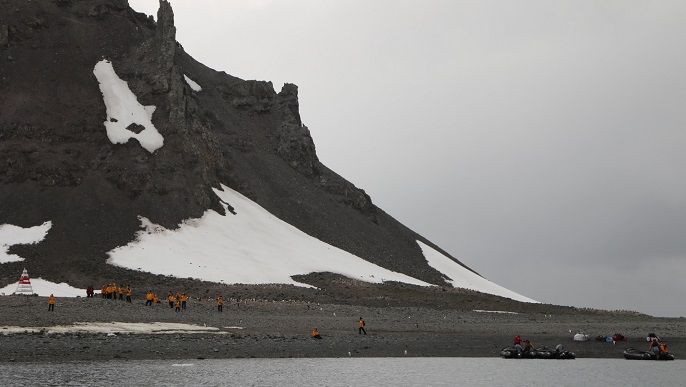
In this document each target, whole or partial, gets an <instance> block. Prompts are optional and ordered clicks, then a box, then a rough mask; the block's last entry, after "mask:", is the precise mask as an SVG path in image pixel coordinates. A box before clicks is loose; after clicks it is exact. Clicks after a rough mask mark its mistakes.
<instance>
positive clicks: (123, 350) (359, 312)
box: [0, 295, 686, 362]
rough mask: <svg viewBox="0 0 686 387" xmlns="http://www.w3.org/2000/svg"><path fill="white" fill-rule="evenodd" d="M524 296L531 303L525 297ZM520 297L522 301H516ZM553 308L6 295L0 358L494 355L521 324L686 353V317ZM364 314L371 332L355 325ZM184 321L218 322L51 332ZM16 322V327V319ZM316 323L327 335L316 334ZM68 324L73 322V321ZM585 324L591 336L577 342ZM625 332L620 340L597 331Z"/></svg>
mask: <svg viewBox="0 0 686 387" xmlns="http://www.w3.org/2000/svg"><path fill="white" fill-rule="evenodd" d="M521 305H526V304H521ZM514 306H516V304H514ZM550 309H551V313H541V312H540V311H536V312H524V313H518V312H510V313H495V310H491V311H475V310H464V309H463V310H459V309H447V308H441V307H435V306H432V307H417V306H369V305H341V304H331V303H317V302H311V301H285V300H284V301H266V300H253V299H249V300H241V301H238V300H235V299H228V300H227V301H226V302H225V304H224V310H223V312H221V313H220V312H218V311H217V309H216V301H214V300H213V299H209V298H206V299H202V300H199V299H191V300H190V301H189V303H188V307H187V309H186V310H185V311H181V312H176V311H175V310H174V309H172V308H169V306H168V304H167V303H166V302H163V303H159V304H155V305H153V306H145V301H143V300H141V299H134V302H132V303H126V302H124V301H114V300H106V299H102V298H99V296H97V295H96V298H58V300H57V303H56V306H55V311H54V312H48V301H47V298H46V297H37V296H28V297H27V296H3V297H0V311H1V313H0V348H2V349H3V350H4V354H5V355H4V356H3V357H2V358H0V359H1V360H0V361H2V362H8V361H16V362H46V361H47V362H49V361H63V360H97V359H103V360H106V359H129V360H138V359H169V360H176V359H178V360H181V359H199V358H204V359H216V358H245V357H261V358H270V357H347V356H353V357H397V356H413V357H417V356H451V357H497V356H499V352H500V349H501V348H503V347H506V346H508V345H511V343H512V338H513V337H514V336H515V335H517V334H519V335H521V336H522V337H523V338H525V339H530V340H531V341H532V342H533V343H534V344H535V345H536V346H538V347H540V346H555V345H556V344H563V345H564V346H565V348H566V349H568V350H571V351H573V352H575V353H576V355H577V357H587V358H588V357H591V358H622V351H623V349H624V348H627V347H636V348H644V347H645V348H647V347H648V343H647V342H646V340H645V337H646V334H647V333H648V332H655V333H657V334H658V335H659V336H661V337H662V339H663V340H664V341H666V342H667V343H668V345H669V348H670V350H671V352H672V353H673V354H674V355H675V356H676V357H677V358H679V359H683V358H684V355H686V350H685V348H686V319H684V318H654V317H650V316H645V315H639V314H635V315H632V314H624V313H585V312H584V311H582V310H580V311H578V313H569V312H568V311H567V309H563V310H564V311H567V312H566V313H562V314H559V313H558V314H556V313H552V312H554V311H555V310H556V307H552V306H551V307H550ZM360 317H362V318H363V319H364V320H365V322H366V329H367V335H360V334H358V332H357V326H358V325H357V323H358V321H359V318H360ZM89 322H105V323H114V322H118V323H124V324H123V325H124V326H126V325H127V324H133V323H180V324H189V325H193V326H200V327H203V328H205V327H209V328H216V330H214V331H212V332H209V333H208V332H202V333H195V332H192V331H181V332H179V331H175V332H166V333H165V332H156V333H152V332H147V333H120V332H115V330H114V328H113V329H112V332H107V329H105V331H100V332H96V333H85V332H73V331H72V332H67V333H54V332H51V330H54V327H56V326H70V327H72V326H73V324H75V323H76V324H79V323H89ZM17 327H20V328H17ZM314 327H317V328H318V329H319V331H320V332H321V334H322V337H323V338H322V339H321V340H315V339H312V338H310V332H311V331H312V329H313V328H314ZM67 331H68V330H67ZM577 332H583V333H586V334H588V335H590V337H591V341H586V342H575V341H573V340H572V337H573V335H574V334H575V333H577ZM615 332H621V333H623V334H624V335H626V336H628V338H629V340H628V341H624V342H617V343H615V344H613V343H607V342H598V341H595V340H593V338H595V337H596V336H598V335H612V334H613V333H615Z"/></svg>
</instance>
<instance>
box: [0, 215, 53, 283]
mask: <svg viewBox="0 0 686 387" xmlns="http://www.w3.org/2000/svg"><path fill="white" fill-rule="evenodd" d="M50 227H52V222H45V223H43V224H41V225H40V226H34V227H28V228H23V227H19V226H15V225H12V224H2V225H0V264H2V263H7V262H18V261H23V260H24V258H22V257H20V256H18V255H15V254H8V253H7V251H8V250H9V248H10V246H12V245H25V244H34V243H38V242H40V241H42V240H43V239H44V238H45V235H47V233H48V230H50ZM19 274H21V273H19ZM17 278H18V277H17Z"/></svg>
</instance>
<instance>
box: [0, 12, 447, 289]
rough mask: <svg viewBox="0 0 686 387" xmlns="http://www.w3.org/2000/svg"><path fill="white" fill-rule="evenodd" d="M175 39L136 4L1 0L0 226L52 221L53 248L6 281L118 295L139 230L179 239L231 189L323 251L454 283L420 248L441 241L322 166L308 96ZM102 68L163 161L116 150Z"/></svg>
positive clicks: (31, 257) (40, 250) (29, 254)
mask: <svg viewBox="0 0 686 387" xmlns="http://www.w3.org/2000/svg"><path fill="white" fill-rule="evenodd" d="M175 35H176V28H175V27H174V14H173V11H172V8H171V6H170V4H169V3H168V2H167V1H165V0H160V9H159V12H158V15H157V23H155V22H154V21H153V20H151V19H150V18H148V17H146V16H145V15H142V14H137V13H136V12H134V11H133V10H131V9H130V8H129V7H128V4H127V2H126V1H124V0H94V1H70V0H33V1H31V2H23V1H22V2H17V1H10V0H0V53H1V54H0V224H5V223H11V224H15V225H19V226H23V227H29V226H35V225H38V224H41V223H43V222H44V221H46V220H51V221H52V222H53V228H52V229H51V231H50V233H49V234H48V237H47V238H46V239H45V240H44V241H43V242H41V243H39V244H36V245H20V246H15V247H13V248H12V250H11V251H10V252H11V253H15V254H19V255H21V256H23V257H25V258H26V259H27V260H26V262H22V263H17V264H13V263H12V264H4V265H3V267H4V268H7V269H8V270H5V271H4V273H7V274H6V275H9V276H11V277H12V279H13V277H15V276H16V273H17V270H20V269H19V268H20V267H21V266H23V265H29V266H31V267H32V272H35V273H36V274H40V275H42V276H43V277H44V278H49V279H53V280H69V281H71V282H72V283H73V284H74V285H77V286H79V285H81V286H85V284H87V283H90V282H96V283H97V282H107V281H108V280H110V279H111V278H113V277H114V276H115V275H121V274H122V272H123V270H122V269H119V268H116V267H113V266H110V265H106V264H104V261H105V259H106V252H107V251H109V250H111V249H113V248H114V247H117V246H121V245H124V244H126V243H127V242H129V241H130V240H132V239H133V237H134V233H135V231H136V230H138V229H139V227H140V225H139V220H138V216H144V217H146V218H148V219H150V220H151V221H152V222H155V223H159V224H162V225H164V226H166V227H176V226H177V225H178V224H179V223H180V222H181V221H182V220H183V219H187V218H189V217H199V216H201V215H202V214H203V212H204V211H206V210H208V209H214V210H216V211H218V212H223V209H222V207H221V206H220V205H219V202H218V198H217V197H216V195H215V194H214V193H213V192H212V188H213V187H219V186H220V184H225V185H228V186H230V187H232V188H234V189H237V190H238V191H240V192H241V193H243V194H244V195H246V196H248V197H250V198H251V199H252V200H254V201H256V202H258V203H259V204H260V205H261V206H263V207H265V208H266V209H267V210H269V211H270V212H271V213H273V214H275V215H276V216H278V217H279V218H281V219H283V220H285V221H286V222H288V223H290V224H292V225H294V226H296V227H298V228H299V229H301V230H303V231H305V232H307V233H308V234H310V235H312V236H314V237H316V238H319V239H320V240H322V241H325V242H327V243H329V244H332V245H334V246H337V247H340V248H342V249H344V250H347V251H349V252H351V253H353V254H355V255H358V256H360V257H362V258H364V259H367V260H369V261H371V262H374V263H376V264H379V265H381V266H384V267H386V268H388V269H391V270H394V271H399V272H403V273H406V274H408V275H411V276H413V277H416V278H419V279H422V280H425V281H428V282H433V283H438V284H440V283H442V282H443V279H442V275H441V274H440V273H438V272H437V271H435V270H434V269H432V268H431V267H429V266H428V265H427V263H426V261H425V259H424V257H423V255H422V254H421V251H420V249H419V247H418V246H417V244H416V242H415V240H416V239H420V240H423V241H425V242H427V243H429V242H428V241H426V240H425V239H424V238H422V237H421V236H419V235H417V234H416V233H414V232H412V231H411V230H409V229H407V228H406V227H404V226H403V225H402V224H400V223H398V222H397V221H395V220H394V219H393V218H391V217H390V216H388V215H387V214H385V213H384V212H383V211H382V210H380V209H379V208H377V207H376V206H374V204H373V203H372V201H371V199H370V197H369V196H368V195H367V194H366V193H365V192H364V191H363V190H361V189H359V188H357V187H355V186H354V185H353V184H352V183H350V182H348V181H346V180H345V179H343V178H342V177H340V176H339V175H337V174H336V173H334V172H333V171H331V170H329V169H328V168H327V167H326V166H324V165H323V164H321V162H320V161H319V159H318V158H317V154H316V150H315V145H314V142H313V140H312V137H311V135H310V131H309V129H308V128H307V127H306V126H304V125H303V123H302V120H301V117H300V113H299V104H298V88H297V86H295V85H291V84H286V85H284V87H283V89H282V90H281V91H280V92H279V93H276V92H275V91H274V88H273V86H272V84H271V82H261V81H245V80H242V79H238V78H236V77H233V76H230V75H228V74H226V73H223V72H217V71H214V70H212V69H209V68H207V67H206V66H204V65H202V64H200V63H198V62H196V61H195V60H194V59H193V58H191V57H190V56H189V55H188V54H186V53H185V51H184V50H183V48H182V47H181V46H180V45H179V44H178V43H177V42H176V37H175ZM102 59H107V60H110V61H111V62H112V64H113V67H114V69H115V71H116V73H117V75H118V76H119V77H120V78H121V79H123V80H125V81H126V82H127V83H128V86H129V88H130V89H131V91H132V92H133V93H134V94H135V95H136V96H137V98H138V101H139V102H140V103H141V104H142V105H145V106H148V105H154V106H156V110H155V112H154V114H153V116H152V121H153V123H154V125H155V127H156V128H157V129H158V131H159V132H160V133H161V134H162V135H163V136H164V146H162V147H161V148H159V149H158V150H156V151H155V152H154V153H150V152H148V151H146V150H145V149H143V148H142V147H141V146H140V144H138V142H137V141H136V140H134V139H131V140H129V141H128V142H127V143H126V144H112V143H111V142H110V141H109V139H108V138H107V135H106V133H105V128H104V124H103V123H104V122H105V120H106V119H107V114H106V109H105V106H104V102H103V98H102V94H101V92H100V90H99V86H98V82H97V80H96V78H95V76H94V75H93V68H94V66H95V64H96V63H98V62H99V61H100V60H102ZM184 75H187V76H188V77H190V78H191V79H193V80H194V81H196V82H198V83H199V84H200V85H201V86H202V87H203V90H202V91H201V92H195V91H193V90H192V89H191V88H190V86H189V85H188V84H187V83H186V81H185V79H184ZM130 130H131V131H133V132H136V131H140V130H141V128H140V127H138V126H136V125H132V126H130ZM229 204H230V203H229ZM129 274H130V273H129ZM3 275H5V274H3Z"/></svg>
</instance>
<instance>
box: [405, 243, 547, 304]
mask: <svg viewBox="0 0 686 387" xmlns="http://www.w3.org/2000/svg"><path fill="white" fill-rule="evenodd" d="M417 243H418V244H419V247H421V248H422V252H423V253H424V257H425V258H426V260H427V262H429V265H430V266H431V267H433V268H434V269H436V270H438V271H440V272H441V273H443V274H445V275H446V276H447V277H448V278H450V280H449V281H448V282H450V283H451V284H453V286H454V287H456V288H465V289H471V290H477V291H480V292H482V293H488V294H495V295H498V296H501V297H507V298H511V299H513V300H517V301H523V302H538V301H534V300H532V299H530V298H528V297H524V296H522V295H521V294H518V293H515V292H513V291H511V290H509V289H505V288H504V287H502V286H500V285H496V284H494V283H493V282H491V281H489V280H487V279H486V278H484V277H481V276H480V275H477V274H475V273H474V272H472V271H469V270H467V269H465V268H464V267H462V266H460V265H458V264H457V263H456V262H455V261H453V260H452V259H450V258H448V257H446V256H445V255H443V254H441V253H440V252H438V251H436V250H435V249H433V248H431V247H430V246H427V245H425V244H424V243H422V242H420V241H417Z"/></svg>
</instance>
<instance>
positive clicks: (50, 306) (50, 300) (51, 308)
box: [48, 294, 55, 312]
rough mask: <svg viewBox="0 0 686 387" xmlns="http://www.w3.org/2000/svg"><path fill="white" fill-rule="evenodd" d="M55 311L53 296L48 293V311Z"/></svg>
mask: <svg viewBox="0 0 686 387" xmlns="http://www.w3.org/2000/svg"><path fill="white" fill-rule="evenodd" d="M54 311H55V296H54V295H52V294H51V295H50V298H48V312H54Z"/></svg>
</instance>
